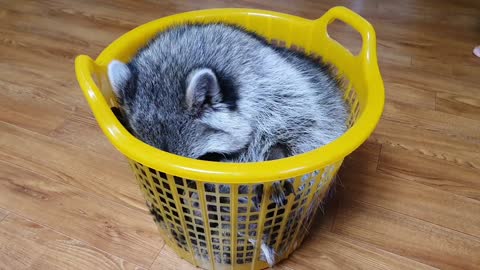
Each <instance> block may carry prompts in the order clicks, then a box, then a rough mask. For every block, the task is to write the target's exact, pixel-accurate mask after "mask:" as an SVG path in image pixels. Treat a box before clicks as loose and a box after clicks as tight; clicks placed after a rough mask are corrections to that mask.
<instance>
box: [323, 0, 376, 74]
mask: <svg viewBox="0 0 480 270" xmlns="http://www.w3.org/2000/svg"><path fill="white" fill-rule="evenodd" d="M335 20H340V21H342V22H344V23H345V24H347V25H349V26H351V27H352V28H353V29H355V30H357V32H359V33H360V35H361V36H362V49H361V51H360V53H359V54H358V55H359V57H360V58H361V61H362V62H363V63H364V64H366V65H372V64H373V65H375V64H376V62H377V55H376V36H375V30H374V29H373V26H372V25H371V24H370V23H369V22H368V21H367V20H365V19H364V18H362V17H361V16H360V15H358V14H357V13H355V12H353V11H352V10H350V9H348V8H346V7H342V6H338V7H334V8H331V9H330V10H328V11H327V12H326V13H325V14H324V15H323V16H322V17H320V18H319V19H318V20H317V23H318V24H319V27H321V28H323V30H324V33H328V31H327V27H328V25H329V24H331V23H332V22H333V21H335ZM327 35H328V34H327ZM342 47H343V45H342ZM343 48H344V49H345V50H347V49H346V48H345V47H343ZM347 51H348V50H347Z"/></svg>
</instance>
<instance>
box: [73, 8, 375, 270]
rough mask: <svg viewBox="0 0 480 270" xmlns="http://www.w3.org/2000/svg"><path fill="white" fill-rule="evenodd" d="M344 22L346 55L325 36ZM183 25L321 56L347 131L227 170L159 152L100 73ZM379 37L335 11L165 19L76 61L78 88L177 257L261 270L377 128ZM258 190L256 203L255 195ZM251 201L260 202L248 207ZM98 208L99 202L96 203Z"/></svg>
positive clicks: (296, 240) (286, 250) (288, 246)
mask: <svg viewBox="0 0 480 270" xmlns="http://www.w3.org/2000/svg"><path fill="white" fill-rule="evenodd" d="M336 19H338V20H341V21H343V22H345V23H347V24H349V25H350V26H352V27H353V28H354V29H356V30H357V31H358V32H359V33H360V34H361V36H362V41H363V45H362V49H361V52H360V53H359V54H358V55H352V54H351V53H350V52H349V51H348V50H347V49H345V48H344V47H342V46H341V45H340V44H339V43H337V42H336V41H335V40H333V39H331V38H330V37H329V36H328V33H327V26H328V24H330V23H331V22H332V21H334V20H336ZM185 21H189V22H191V21H196V22H203V23H207V22H213V21H215V22H218V21H222V22H228V23H234V24H238V25H241V26H244V27H246V28H247V29H249V30H252V31H255V32H256V33H257V34H259V35H262V36H264V37H266V38H267V39H268V40H269V41H271V42H272V43H276V44H277V45H278V44H281V45H284V46H287V47H290V48H295V49H297V50H303V51H305V52H307V53H311V54H313V55H318V56H321V57H322V59H323V61H326V62H329V63H331V64H333V65H334V66H335V67H336V70H337V71H338V76H340V77H341V79H342V80H343V81H344V82H347V84H346V86H347V87H346V90H345V93H344V97H345V99H346V101H347V102H348V103H349V104H350V107H351V114H350V118H349V125H350V128H349V130H348V131H347V132H346V133H345V134H344V135H343V136H341V137H340V138H338V139H337V140H335V141H334V142H332V143H330V144H328V145H326V146H324V147H322V148H319V149H317V150H315V151H311V152H309V153H305V154H302V155H297V156H294V157H290V158H286V159H281V160H275V161H268V162H259V163H245V164H230V163H215V162H207V161H200V160H193V159H188V158H185V157H180V156H176V155H173V154H169V153H166V152H163V151H160V150H158V149H155V148H153V147H151V146H149V145H147V144H145V143H143V142H141V141H139V140H138V139H136V138H135V137H133V136H132V135H131V134H130V133H128V132H127V131H126V129H125V128H124V127H123V126H122V125H121V124H120V122H119V121H118V120H117V118H115V116H114V114H113V113H112V111H111V107H113V106H115V105H116V101H115V98H114V96H113V94H112V91H111V88H110V85H109V83H108V78H107V75H106V74H107V72H106V67H107V65H108V63H109V62H110V61H111V60H113V59H119V60H122V61H128V60H129V59H130V58H131V57H132V56H133V55H134V54H135V53H136V51H137V50H138V49H139V48H141V47H142V46H143V45H145V44H146V42H147V41H148V40H150V39H151V38H152V37H153V36H154V35H155V34H156V33H158V32H159V31H162V29H165V28H166V27H168V26H170V25H172V24H176V23H181V22H185ZM375 42H376V41H375V32H374V30H373V28H372V26H371V25H370V24H369V23H368V22H367V21H365V20H364V19H362V18H361V17H360V16H358V15H357V14H355V13H353V12H352V11H350V10H348V9H346V8H343V7H336V8H333V9H331V10H329V11H328V12H327V13H326V14H325V15H324V16H322V17H321V18H320V19H317V20H307V19H303V18H299V17H295V16H291V15H286V14H281V13H276V12H270V11H263V10H251V9H214V10H201V11H194V12H188V13H182V14H177V15H173V16H169V17H165V18H162V19H159V20H156V21H153V22H150V23H147V24H145V25H142V26H140V27H138V28H136V29H134V30H132V31H130V32H128V33H127V34H125V35H123V36H122V37H120V38H119V39H117V40H116V41H115V42H113V43H112V44H111V45H110V46H108V47H107V48H106V49H105V50H104V51H103V52H102V53H101V55H100V56H99V57H98V58H97V59H96V60H95V61H93V60H92V59H91V58H89V57H88V56H84V55H82V56H79V57H77V59H76V63H75V64H76V73H77V79H78V82H79V84H80V86H81V88H82V90H83V91H84V94H85V97H86V99H87V101H88V102H89V105H90V107H91V109H92V111H93V113H94V115H95V117H96V119H97V121H98V123H99V125H100V127H101V128H102V130H103V131H104V133H105V134H106V136H107V137H108V138H109V140H110V141H111V143H112V144H113V145H115V147H116V148H117V149H118V150H119V151H120V152H121V153H123V154H124V155H125V156H126V157H127V158H128V160H129V162H130V165H131V167H132V170H133V172H134V173H135V176H136V178H137V180H138V183H139V186H140V188H141V190H142V191H143V194H144V196H145V200H146V202H147V205H148V207H149V208H150V211H151V213H152V214H153V216H154V220H155V222H156V223H157V225H158V227H159V232H160V233H161V234H162V236H163V238H164V239H165V241H166V242H167V244H168V245H169V246H170V247H172V248H173V249H174V250H175V251H176V252H177V253H178V254H179V255H180V256H181V257H182V258H184V259H186V260H188V261H189V262H191V263H192V264H194V265H196V266H199V267H202V268H207V269H262V268H265V267H267V266H268V265H267V263H266V262H265V261H264V260H263V258H262V249H261V246H262V243H263V244H267V245H270V246H272V247H274V249H275V251H276V253H277V255H276V256H277V258H276V259H277V261H280V260H281V259H283V258H286V257H288V256H289V255H290V254H291V253H292V252H293V251H294V250H295V249H296V248H297V247H298V246H299V245H300V243H301V242H302V240H303V239H304V237H305V236H306V234H307V232H308V228H309V227H310V225H311V222H312V220H313V216H314V214H315V212H316V210H317V208H318V207H319V205H320V204H321V202H322V200H323V199H324V197H325V196H326V194H327V192H328V190H329V188H330V186H331V184H332V181H333V179H334V177H335V174H336V172H337V170H338V169H339V167H340V166H341V164H342V161H343V159H344V158H345V157H346V156H347V155H348V154H350V153H351V152H352V151H353V150H355V149H356V148H357V147H358V146H360V145H361V144H362V143H363V142H364V141H365V140H366V139H367V138H368V136H369V135H370V134H371V133H372V132H373V130H374V128H375V126H376V124H377V123H378V120H379V118H380V116H381V113H382V110H383V103H384V88H383V82H382V79H381V76H380V72H379V70H378V66H377V58H376V45H375ZM275 181H282V182H285V181H289V182H290V183H293V190H292V192H291V194H290V195H288V200H287V202H286V203H285V204H284V205H277V204H275V203H273V202H272V201H271V199H270V194H271V191H272V184H273V183H274V182H275ZM257 193H261V194H262V196H261V200H260V201H259V200H258V198H255V194H257ZM254 204H256V205H255V206H254ZM99 207H100V206H99Z"/></svg>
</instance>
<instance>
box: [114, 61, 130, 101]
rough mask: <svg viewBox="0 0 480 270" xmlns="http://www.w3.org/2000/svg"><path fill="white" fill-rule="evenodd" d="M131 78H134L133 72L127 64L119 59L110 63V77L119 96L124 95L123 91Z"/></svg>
mask: <svg viewBox="0 0 480 270" xmlns="http://www.w3.org/2000/svg"><path fill="white" fill-rule="evenodd" d="M130 78H132V72H131V71H130V69H129V68H128V66H127V65H126V64H124V63H122V62H120V61H118V60H113V61H112V62H110V64H109V65H108V79H109V81H110V85H112V89H113V92H114V93H115V95H116V96H117V98H122V97H123V91H124V89H125V86H126V85H127V82H128V81H129V80H130Z"/></svg>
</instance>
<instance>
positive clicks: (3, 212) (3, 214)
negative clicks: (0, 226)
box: [0, 208, 9, 222]
mask: <svg viewBox="0 0 480 270" xmlns="http://www.w3.org/2000/svg"><path fill="white" fill-rule="evenodd" d="M8 213H9V212H8V211H7V210H5V209H2V208H0V222H2V220H3V219H4V218H5V217H6V216H7V215H8Z"/></svg>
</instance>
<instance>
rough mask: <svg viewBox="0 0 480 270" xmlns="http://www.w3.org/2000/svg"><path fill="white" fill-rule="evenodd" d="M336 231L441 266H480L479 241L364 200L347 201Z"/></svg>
mask: <svg viewBox="0 0 480 270" xmlns="http://www.w3.org/2000/svg"><path fill="white" fill-rule="evenodd" d="M333 232H335V233H338V234H341V235H343V236H347V237H351V238H354V239H357V240H359V241H365V242H368V243H371V244H373V245H375V246H377V247H379V248H380V249H384V250H386V251H390V252H392V253H396V254H399V255H401V256H404V257H407V258H411V259H412V260H415V261H418V262H422V263H425V264H429V265H432V266H435V267H438V268H441V269H477V267H478V265H479V264H480V256H478V255H479V254H480V241H479V239H474V238H471V237H469V236H468V235H465V234H462V233H459V232H456V231H453V230H449V229H446V228H444V227H441V226H437V225H435V224H432V223H428V222H425V221H422V220H419V219H416V218H408V217H407V216H405V215H403V214H398V213H395V212H393V211H389V210H386V209H384V208H381V207H376V206H371V205H368V204H364V203H357V202H352V201H347V200H346V201H344V202H343V204H341V209H340V210H339V212H338V215H337V218H336V223H335V227H334V229H333Z"/></svg>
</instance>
